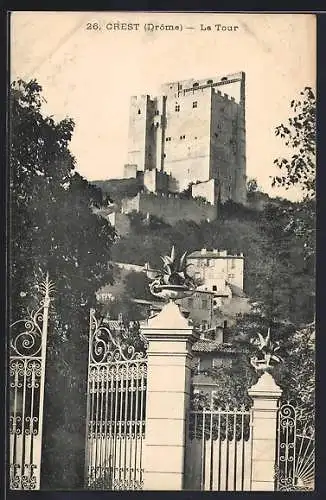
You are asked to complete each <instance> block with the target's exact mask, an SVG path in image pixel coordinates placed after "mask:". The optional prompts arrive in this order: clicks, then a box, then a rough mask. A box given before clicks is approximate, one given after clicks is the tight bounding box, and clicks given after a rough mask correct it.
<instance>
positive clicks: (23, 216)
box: [10, 80, 115, 488]
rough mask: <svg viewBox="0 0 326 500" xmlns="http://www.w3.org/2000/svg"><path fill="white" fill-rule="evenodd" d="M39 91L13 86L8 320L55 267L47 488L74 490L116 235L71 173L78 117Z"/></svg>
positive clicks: (96, 195)
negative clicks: (48, 102)
mask: <svg viewBox="0 0 326 500" xmlns="http://www.w3.org/2000/svg"><path fill="white" fill-rule="evenodd" d="M41 92H42V88H41V86H40V85H39V84H38V83H37V82H36V81H35V80H33V81H31V82H28V83H26V82H24V81H22V80H19V81H17V82H13V83H12V85H11V92H10V114H11V116H10V118H11V136H10V141H11V144H10V167H11V170H10V195H11V199H10V279H11V283H10V285H11V320H15V319H17V318H19V317H22V316H23V315H24V312H25V310H26V308H27V307H31V305H33V304H34V301H35V298H36V292H37V289H36V288H35V284H36V283H38V282H39V280H40V279H41V278H43V277H44V273H45V272H46V271H48V272H49V275H50V279H51V280H52V281H54V282H55V290H56V291H55V295H54V301H53V304H52V311H51V315H50V327H49V337H48V339H49V343H48V355H47V374H46V375H47V377H46V390H45V393H46V396H45V405H46V412H47V413H46V418H45V423H44V441H43V443H44V449H43V455H42V458H43V461H42V466H43V471H44V475H43V477H44V478H45V482H44V484H43V485H42V487H46V488H58V487H60V488H62V487H67V488H73V487H78V486H80V485H81V481H82V475H80V473H81V474H82V472H81V471H82V469H83V458H84V457H83V454H79V455H78V457H76V459H77V458H78V459H77V462H76V460H75V459H73V458H72V456H71V454H72V453H75V452H74V451H72V449H70V444H69V443H70V442H76V440H77V441H78V442H79V445H78V448H79V449H81V447H82V445H81V441H83V440H84V436H85V434H84V432H85V429H84V425H85V424H84V420H83V419H81V418H80V415H83V414H85V411H86V406H85V403H86V402H85V383H86V370H87V334H88V311H89V308H90V307H91V306H93V305H94V304H95V301H96V298H95V292H96V291H97V290H98V289H99V288H100V287H101V286H103V285H104V284H106V283H108V282H110V281H111V280H112V273H111V270H110V269H109V267H108V261H109V260H110V248H111V244H112V242H113V240H114V238H115V233H114V231H113V229H112V228H111V226H110V224H109V223H108V222H107V221H106V220H105V219H103V218H100V217H97V216H96V215H94V214H93V211H92V207H94V206H100V205H101V204H102V203H103V199H102V193H101V191H100V190H98V189H97V188H95V187H94V186H92V185H90V184H89V183H88V182H87V181H86V180H85V179H83V178H82V177H81V176H80V175H79V174H78V173H75V172H74V168H75V160H74V158H73V156H72V155H71V153H70V151H69V142H70V139H71V137H72V134H73V128H74V124H73V121H72V120H70V119H65V120H62V121H60V122H55V121H54V120H53V118H52V117H47V116H43V113H42V100H43V98H42V94H41ZM68 435H69V436H70V437H69V438H67V436H68ZM63 436H66V437H65V438H64V437H63ZM63 443H65V446H64V445H63ZM75 448H76V447H75ZM76 453H77V452H76ZM78 453H79V452H78ZM69 457H70V458H69ZM76 471H79V472H78V473H77V472H76Z"/></svg>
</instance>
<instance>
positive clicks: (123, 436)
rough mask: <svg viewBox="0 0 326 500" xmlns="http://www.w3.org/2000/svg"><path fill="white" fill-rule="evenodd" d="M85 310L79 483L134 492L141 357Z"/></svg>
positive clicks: (143, 381)
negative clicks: (86, 327) (82, 467)
mask: <svg viewBox="0 0 326 500" xmlns="http://www.w3.org/2000/svg"><path fill="white" fill-rule="evenodd" d="M128 342H130V338H128V328H122V329H121V330H119V332H113V331H112V330H111V329H110V328H109V327H108V326H106V325H105V324H104V323H103V321H102V320H98V319H97V318H96V316H95V311H94V310H91V312H90V334H89V364H88V385H87V436H86V460H85V464H86V466H85V487H86V488H87V489H96V490H140V489H142V485H143V462H142V452H143V446H144V439H145V411H146V386H147V356H146V353H145V352H138V351H136V349H135V348H134V347H133V346H132V345H130V344H129V343H128Z"/></svg>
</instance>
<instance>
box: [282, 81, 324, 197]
mask: <svg viewBox="0 0 326 500" xmlns="http://www.w3.org/2000/svg"><path fill="white" fill-rule="evenodd" d="M300 96H301V97H300V100H292V101H291V108H292V110H293V113H294V115H293V116H292V117H290V118H289V120H288V125H283V124H282V125H279V126H278V127H276V130H275V133H276V135H277V136H279V137H281V138H282V139H284V140H285V145H286V146H288V147H289V148H291V149H292V151H293V154H292V157H291V159H290V160H288V159H286V158H277V159H276V160H275V161H274V164H275V165H277V166H278V167H279V169H280V170H281V171H282V173H283V174H281V175H280V176H276V177H274V179H273V185H281V186H285V187H286V188H289V187H291V186H294V185H299V186H300V188H301V189H302V191H303V193H304V195H305V196H306V197H308V198H313V197H314V196H315V190H316V162H315V155H316V98H315V95H314V93H313V91H312V89H311V88H310V87H305V88H304V90H303V91H302V92H300Z"/></svg>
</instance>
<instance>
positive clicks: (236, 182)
mask: <svg viewBox="0 0 326 500" xmlns="http://www.w3.org/2000/svg"><path fill="white" fill-rule="evenodd" d="M222 89H225V91H226V92H227V93H226V94H225V93H222V92H221V90H222ZM137 172H144V186H145V188H147V189H148V191H152V192H166V193H167V192H170V193H176V192H182V191H184V190H185V189H187V188H188V187H189V185H194V187H193V188H192V196H194V197H195V196H200V197H203V198H206V199H207V200H208V201H209V202H210V203H213V204H215V203H216V201H217V199H219V200H220V201H221V202H225V201H227V200H229V199H230V200H233V201H235V202H238V203H245V201H246V140H245V74H244V73H243V72H239V73H235V74H231V75H227V76H222V77H218V78H209V79H205V80H194V79H190V80H183V81H177V82H171V83H166V84H164V85H162V88H161V95H160V96H158V97H153V98H151V97H150V96H149V95H141V96H133V97H132V98H131V102H130V117H129V135H128V157H127V165H126V166H125V176H126V177H127V176H132V177H134V176H136V175H137ZM149 172H151V173H149Z"/></svg>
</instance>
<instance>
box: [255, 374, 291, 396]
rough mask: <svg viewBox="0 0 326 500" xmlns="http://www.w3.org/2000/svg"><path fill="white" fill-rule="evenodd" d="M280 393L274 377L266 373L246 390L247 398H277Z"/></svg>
mask: <svg viewBox="0 0 326 500" xmlns="http://www.w3.org/2000/svg"><path fill="white" fill-rule="evenodd" d="M282 392H283V391H282V389H281V388H280V387H279V386H278V385H277V384H276V382H275V380H274V377H273V376H272V375H271V374H270V373H267V372H265V373H264V374H263V375H262V376H261V377H260V378H259V379H258V382H257V383H256V384H254V385H253V386H252V387H250V389H249V390H248V394H249V396H251V397H264V398H279V397H280V396H281V394H282Z"/></svg>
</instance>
